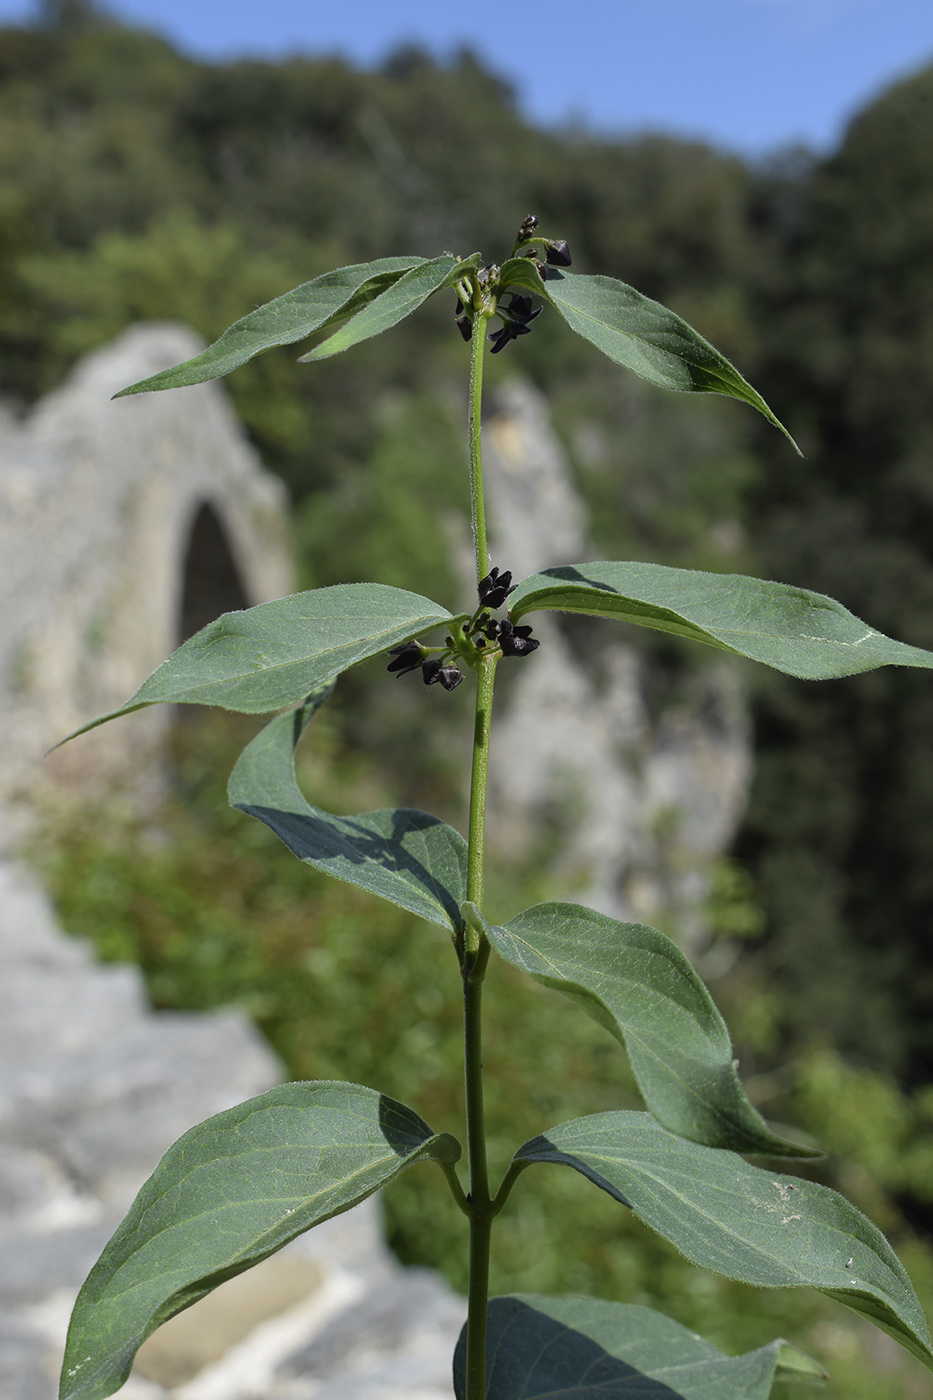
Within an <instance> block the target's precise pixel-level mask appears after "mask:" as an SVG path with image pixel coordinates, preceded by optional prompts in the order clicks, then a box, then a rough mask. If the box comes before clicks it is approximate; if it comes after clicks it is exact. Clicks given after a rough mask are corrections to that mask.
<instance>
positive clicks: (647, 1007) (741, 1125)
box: [486, 904, 819, 1157]
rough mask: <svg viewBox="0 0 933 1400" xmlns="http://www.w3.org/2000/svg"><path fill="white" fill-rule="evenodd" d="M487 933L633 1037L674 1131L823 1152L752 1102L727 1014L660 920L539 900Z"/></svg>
mask: <svg viewBox="0 0 933 1400" xmlns="http://www.w3.org/2000/svg"><path fill="white" fill-rule="evenodd" d="M486 933H487V936H488V938H489V940H490V942H491V943H492V945H493V947H494V948H495V950H496V952H497V953H498V954H499V955H500V957H503V958H505V960H506V961H507V962H510V963H512V965H513V966H514V967H520V968H521V969H522V970H523V971H524V972H527V973H530V975H531V976H532V977H533V978H534V979H535V981H536V982H540V983H542V984H543V985H544V986H545V987H553V988H554V989H555V990H556V991H558V992H562V993H563V995H564V996H566V997H568V998H569V999H570V1000H571V1001H573V1002H576V1003H577V1005H578V1006H580V1007H582V1008H583V1010H584V1011H585V1012H587V1014H588V1015H590V1016H592V1017H593V1019H594V1020H595V1021H598V1022H599V1024H600V1025H601V1026H605V1028H606V1030H608V1031H609V1033H610V1034H611V1035H614V1036H615V1038H616V1040H618V1041H620V1042H621V1043H622V1044H623V1045H624V1046H625V1048H626V1050H627V1051H628V1056H629V1060H630V1061H631V1065H632V1069H633V1071H634V1074H635V1078H636V1079H637V1081H638V1087H639V1088H640V1089H641V1092H642V1093H643V1094H644V1096H645V1102H646V1103H647V1105H648V1107H649V1108H650V1109H651V1112H652V1113H653V1114H654V1116H655V1118H657V1119H658V1120H659V1121H660V1122H661V1123H663V1124H664V1126H665V1127H666V1128H669V1129H670V1131H671V1132H672V1133H679V1134H680V1135H681V1137H686V1138H690V1139H691V1140H692V1141H694V1142H700V1143H704V1144H706V1146H708V1147H728V1148H731V1149H732V1150H733V1151H735V1152H759V1153H766V1154H767V1155H768V1156H779V1157H813V1156H818V1155H819V1153H816V1152H814V1151H813V1150H812V1149H810V1148H807V1147H798V1146H796V1145H795V1144H793V1143H789V1142H785V1141H784V1140H783V1139H782V1138H779V1137H777V1136H776V1135H775V1134H774V1133H772V1132H771V1130H770V1129H769V1128H768V1125H767V1124H766V1123H765V1121H764V1119H763V1118H762V1117H761V1115H760V1114H759V1113H758V1112H757V1110H756V1109H755V1108H753V1107H752V1105H751V1103H749V1100H748V1098H747V1097H746V1094H745V1090H744V1089H743V1087H742V1082H741V1080H740V1079H739V1076H738V1073H737V1070H736V1062H735V1060H733V1058H732V1043H731V1041H730V1039H729V1032H728V1030H727V1028H726V1023H725V1021H724V1020H723V1019H722V1017H721V1016H720V1014H719V1012H718V1010H717V1009H716V1006H715V1005H714V1003H713V999H712V997H711V996H710V994H709V992H708V991H707V990H706V988H705V986H704V985H703V983H702V982H701V981H700V979H699V977H698V976H697V974H696V973H695V972H694V970H693V968H692V967H691V966H690V963H689V962H688V961H687V959H686V957H685V956H684V954H683V953H682V952H681V951H680V949H679V948H678V947H677V944H676V943H674V942H672V940H671V939H670V938H667V937H666V936H665V935H664V934H663V933H659V932H658V930H657V929H653V928H649V927H648V926H647V925H645V924H622V923H619V922H618V920H616V919H610V918H608V917H607V916H606V915H605V914H597V913H596V911H595V910H593V909H585V908H583V907H582V906H581V905H578V904H537V905H535V906H534V908H532V909H526V910H525V911H524V912H523V913H521V914H518V915H516V917H515V918H514V919H510V920H509V922H508V923H507V924H505V925H504V926H503V927H501V928H497V927H495V926H487V928H486Z"/></svg>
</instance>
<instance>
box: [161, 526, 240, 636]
mask: <svg viewBox="0 0 933 1400" xmlns="http://www.w3.org/2000/svg"><path fill="white" fill-rule="evenodd" d="M180 582H181V588H180V606H179V610H178V644H179V645H180V644H181V643H182V642H186V641H187V640H188V638H189V637H193V636H194V634H195V632H200V630H201V628H202V627H206V626H207V624H208V623H209V622H213V621H214V619H215V618H218V617H220V615H221V613H225V612H234V611H236V610H237V609H240V608H247V607H249V600H248V598H247V596H246V589H245V588H244V585H243V580H242V578H241V577H240V571H239V569H238V567H237V563H236V560H235V559H234V556H233V550H232V548H231V544H230V539H229V537H228V534H227V531H226V529H225V527H224V523H223V520H222V518H221V516H220V514H219V513H218V511H217V510H216V509H215V507H214V506H213V504H212V503H211V502H210V501H201V502H200V503H196V504H195V509H194V510H193V512H192V516H191V524H190V526H189V529H188V537H187V543H186V544H185V546H184V552H183V555H182V566H181V580H180Z"/></svg>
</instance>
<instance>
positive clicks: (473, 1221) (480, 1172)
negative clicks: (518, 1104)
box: [463, 938, 493, 1400]
mask: <svg viewBox="0 0 933 1400" xmlns="http://www.w3.org/2000/svg"><path fill="white" fill-rule="evenodd" d="M482 944H483V946H481V947H480V949H479V951H478V952H477V953H476V955H475V956H473V957H471V956H469V955H467V957H466V959H465V962H464V968H463V1040H464V1070H465V1075H464V1078H465V1082H466V1120H467V1160H468V1162H469V1168H470V1194H469V1197H468V1203H469V1210H470V1284H469V1289H468V1313H467V1346H466V1351H467V1355H466V1400H484V1397H485V1394H486V1312H487V1309H488V1306H489V1244H490V1235H491V1232H492V1219H493V1209H492V1201H491V1199H490V1196H489V1169H488V1166H487V1162H486V1120H485V1114H484V1111H483V1025H482V1009H483V977H484V975H485V971H486V961H487V959H488V956H489V943H488V942H487V940H486V939H485V938H484V939H483V940H482Z"/></svg>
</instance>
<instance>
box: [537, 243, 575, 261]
mask: <svg viewBox="0 0 933 1400" xmlns="http://www.w3.org/2000/svg"><path fill="white" fill-rule="evenodd" d="M544 256H545V257H546V258H547V261H548V262H549V263H550V265H551V267H569V266H570V264H571V263H572V262H573V259H572V258H571V256H570V249H569V247H568V246H567V240H566V238H552V239H549V240H548V244H547V250H546V252H545V254H544Z"/></svg>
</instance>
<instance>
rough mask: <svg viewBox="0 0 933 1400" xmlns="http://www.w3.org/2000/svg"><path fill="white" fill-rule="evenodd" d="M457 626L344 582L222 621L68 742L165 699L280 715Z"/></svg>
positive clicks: (429, 606)
mask: <svg viewBox="0 0 933 1400" xmlns="http://www.w3.org/2000/svg"><path fill="white" fill-rule="evenodd" d="M450 621H452V618H451V615H450V613H449V612H446V611H445V610H444V609H443V608H441V607H439V606H438V605H437V603H432V602H431V601H430V600H429V599H427V598H421V597H419V596H418V594H417V593H407V592H405V590H404V589H401V588H389V587H387V586H386V585H384V584H380V583H341V584H337V585H336V586H335V587H333V588H316V589H313V590H312V591H311V592H309V593H294V594H292V596H291V597H289V598H279V599H278V600H277V601H276V602H274V603H260V604H259V606H258V607H255V608H247V609H246V610H245V611H243V612H230V613H224V615H223V616H222V617H219V618H218V619H217V621H216V622H211V623H209V624H208V626H207V627H204V628H202V629H201V631H200V632H198V633H196V635H195V636H193V637H190V638H189V639H188V641H187V642H185V643H184V644H183V645H182V646H180V647H179V648H178V650H177V651H176V652H173V654H172V655H171V656H170V657H169V658H168V660H167V661H163V663H162V665H161V666H160V667H159V668H158V670H156V671H153V673H152V675H151V676H150V677H149V678H148V680H145V681H143V684H142V685H141V686H140V687H139V689H138V690H137V692H136V694H135V695H133V696H131V697H130V699H129V700H127V702H126V704H125V705H121V706H120V708H119V709H118V710H112V711H111V712H110V714H107V715H100V716H99V717H98V718H97V719H93V720H91V721H90V723H88V724H84V725H82V726H81V728H80V729H76V730H75V731H74V734H69V735H68V739H73V738H75V736H76V735H78V734H84V733H86V732H87V730H89V729H94V728H96V727H97V725H99V724H105V723H106V722H107V720H111V719H116V717H117V716H118V715H128V714H130V713H131V711H133V710H139V709H142V707H143V706H144V705H155V704H158V703H159V702H160V701H165V702H167V703H169V704H173V705H219V706H220V707H221V709H224V710H238V711H240V713H242V714H249V715H258V714H267V713H268V712H269V711H270V710H280V709H281V708H282V707H283V706H284V705H294V704H297V702H298V701H299V700H303V699H304V697H305V696H306V695H307V694H309V692H311V691H313V690H317V689H319V688H320V687H321V686H324V685H327V684H329V683H330V682H331V681H332V680H334V679H335V677H337V676H339V675H340V673H341V672H342V671H346V670H348V669H349V668H350V667H351V666H356V665H357V664H358V663H359V662H360V661H365V660H366V659H367V657H370V656H375V655H377V654H378V653H379V652H382V651H386V650H387V649H388V648H389V647H391V646H394V645H395V644H396V642H404V641H407V640H408V639H409V638H410V637H414V636H415V635H416V634H418V633H421V632H427V631H430V629H431V628H432V627H440V626H441V625H442V624H443V623H446V622H450ZM60 742H61V743H63V744H64V743H66V742H67V740H66V739H62V740H61V741H60ZM56 747H57V746H56Z"/></svg>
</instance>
